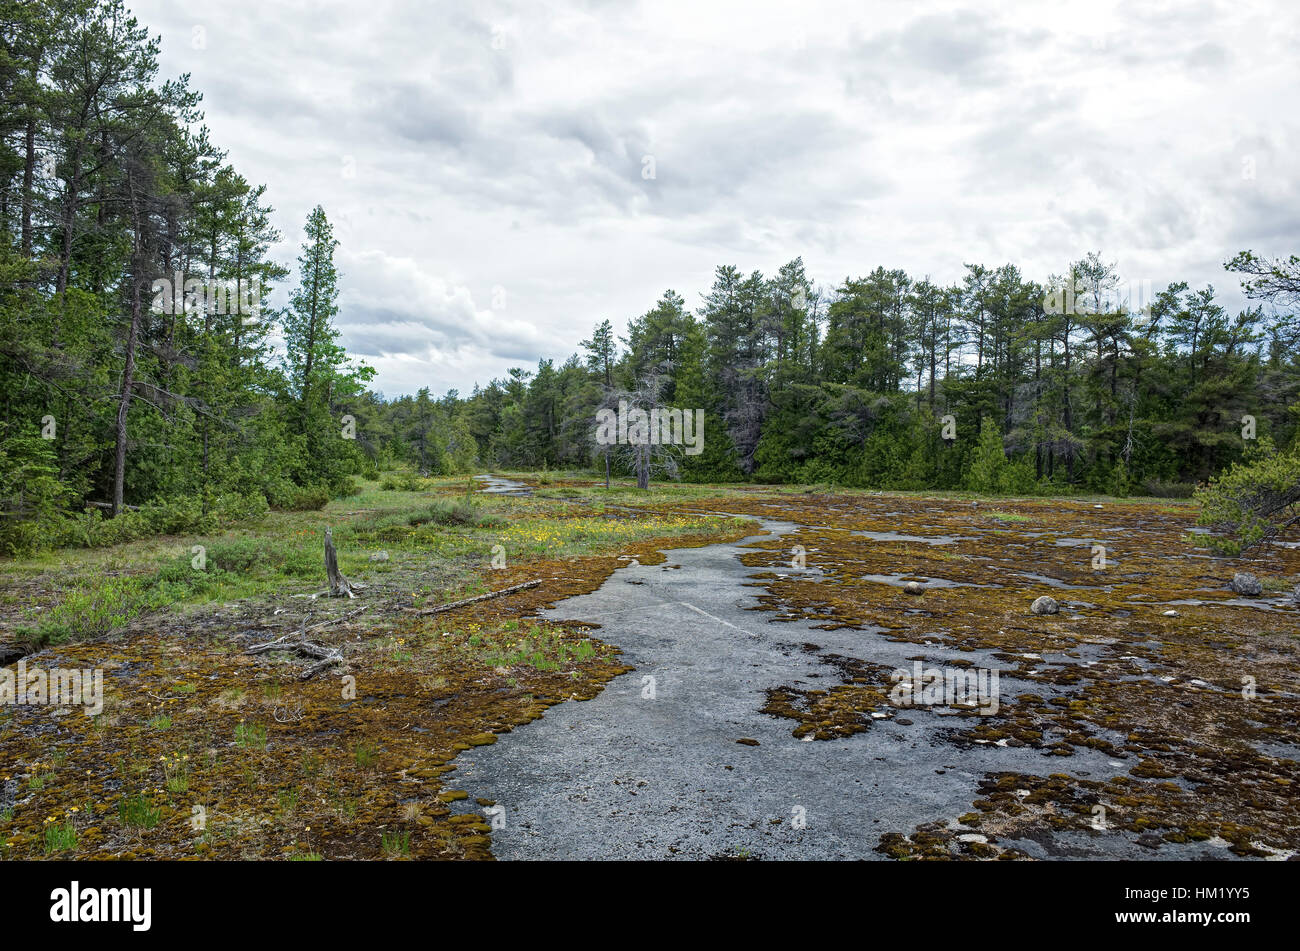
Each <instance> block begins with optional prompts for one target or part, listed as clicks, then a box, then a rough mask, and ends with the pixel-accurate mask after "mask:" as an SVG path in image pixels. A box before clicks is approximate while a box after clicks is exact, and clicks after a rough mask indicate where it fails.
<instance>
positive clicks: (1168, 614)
mask: <svg viewBox="0 0 1300 951" xmlns="http://www.w3.org/2000/svg"><path fill="white" fill-rule="evenodd" d="M1164 616H1165V617H1178V612H1177V611H1165V612H1164Z"/></svg>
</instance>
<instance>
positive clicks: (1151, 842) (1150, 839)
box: [1137, 832, 1165, 849]
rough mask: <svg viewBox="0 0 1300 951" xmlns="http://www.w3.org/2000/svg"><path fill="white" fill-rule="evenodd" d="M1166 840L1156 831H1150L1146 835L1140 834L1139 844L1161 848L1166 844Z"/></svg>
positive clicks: (1150, 847)
mask: <svg viewBox="0 0 1300 951" xmlns="http://www.w3.org/2000/svg"><path fill="white" fill-rule="evenodd" d="M1164 841H1165V840H1164V839H1162V838H1160V836H1158V835H1156V834H1155V833H1154V832H1148V833H1146V834H1145V835H1140V836H1138V840H1137V842H1138V845H1142V846H1145V847H1146V848H1148V849H1158V848H1160V846H1161V845H1163V844H1164Z"/></svg>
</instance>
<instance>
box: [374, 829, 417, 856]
mask: <svg viewBox="0 0 1300 951" xmlns="http://www.w3.org/2000/svg"><path fill="white" fill-rule="evenodd" d="M379 844H380V846H381V847H382V848H383V850H384V854H385V855H410V854H411V833H409V832H385V833H383V834H382V835H380V837H379Z"/></svg>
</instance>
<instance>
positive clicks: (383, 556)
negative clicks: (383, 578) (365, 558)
mask: <svg viewBox="0 0 1300 951" xmlns="http://www.w3.org/2000/svg"><path fill="white" fill-rule="evenodd" d="M370 560H371V561H387V560H388V552H386V551H377V552H375V553H374V554H373V555H371V556H370Z"/></svg>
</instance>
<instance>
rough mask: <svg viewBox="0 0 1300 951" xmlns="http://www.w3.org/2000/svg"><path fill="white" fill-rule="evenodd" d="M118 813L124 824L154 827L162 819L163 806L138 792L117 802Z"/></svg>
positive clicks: (145, 827)
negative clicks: (155, 804) (156, 804)
mask: <svg viewBox="0 0 1300 951" xmlns="http://www.w3.org/2000/svg"><path fill="white" fill-rule="evenodd" d="M117 814H118V816H119V818H121V820H122V824H123V825H128V826H133V827H135V828H138V829H152V828H153V827H154V826H156V825H157V824H158V823H159V822H160V821H161V820H162V807H161V806H154V805H153V804H152V803H150V802H149V800H147V799H145V798H144V794H143V793H137V794H136V795H135V796H131V797H129V798H125V799H123V800H121V801H120V802H119V803H118V804H117Z"/></svg>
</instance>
